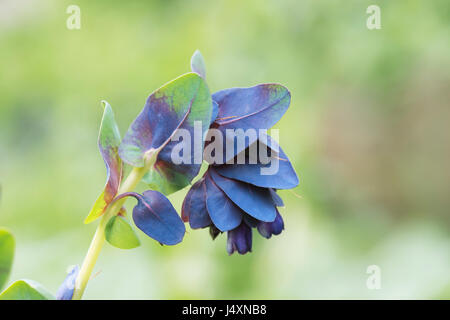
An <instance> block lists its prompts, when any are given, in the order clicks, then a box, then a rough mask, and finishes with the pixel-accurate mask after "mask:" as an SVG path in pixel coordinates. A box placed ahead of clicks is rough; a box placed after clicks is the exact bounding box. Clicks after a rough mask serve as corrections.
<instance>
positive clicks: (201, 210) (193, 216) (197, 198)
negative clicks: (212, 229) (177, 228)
mask: <svg viewBox="0 0 450 320" xmlns="http://www.w3.org/2000/svg"><path fill="white" fill-rule="evenodd" d="M181 217H182V218H183V221H185V222H187V221H189V225H190V226H191V228H192V229H199V228H204V227H207V226H209V225H210V224H211V223H212V222H211V219H210V217H209V214H208V210H207V209H206V185H205V178H202V179H200V180H199V181H197V182H196V183H195V184H194V185H193V186H192V187H191V189H190V190H189V192H188V194H187V195H186V197H185V198H184V201H183V206H182V209H181Z"/></svg>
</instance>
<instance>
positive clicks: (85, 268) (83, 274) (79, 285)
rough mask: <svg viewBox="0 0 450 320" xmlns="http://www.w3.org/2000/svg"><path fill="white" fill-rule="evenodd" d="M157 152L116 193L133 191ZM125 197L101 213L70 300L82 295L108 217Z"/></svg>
mask: <svg viewBox="0 0 450 320" xmlns="http://www.w3.org/2000/svg"><path fill="white" fill-rule="evenodd" d="M156 156H157V153H156V152H155V153H153V154H152V156H151V157H149V158H148V160H147V161H146V164H145V166H144V167H141V168H137V167H134V168H133V169H132V170H131V172H130V174H129V175H128V177H127V178H126V179H125V181H124V182H123V183H122V185H121V186H120V188H119V191H118V193H117V194H118V195H119V194H122V193H125V192H131V191H133V190H134V189H135V188H136V186H137V185H138V183H139V181H141V179H142V178H143V177H144V175H145V174H146V173H147V172H148V169H149V168H150V167H151V166H152V165H153V164H154V163H155V161H156ZM125 201H126V198H121V199H118V200H117V201H115V202H113V203H112V204H111V206H110V207H109V208H108V209H107V210H106V212H105V213H104V214H103V216H102V218H101V220H100V223H99V225H98V227H97V230H96V231H95V234H94V238H92V241H91V245H90V246H89V249H88V252H87V254H86V257H85V258H84V261H83V264H82V266H81V269H80V272H79V274H78V277H77V279H76V281H75V289H74V292H73V297H72V300H80V299H81V298H82V296H83V293H84V290H85V289H86V285H87V283H88V281H89V279H90V277H91V274H92V270H93V269H94V266H95V263H96V262H97V259H98V256H99V255H100V251H101V250H102V247H103V244H104V243H105V227H106V224H107V223H108V221H109V219H111V218H112V217H114V216H115V215H117V214H118V213H119V211H120V209H121V208H122V206H123V204H124V203H125Z"/></svg>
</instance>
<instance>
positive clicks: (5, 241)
mask: <svg viewBox="0 0 450 320" xmlns="http://www.w3.org/2000/svg"><path fill="white" fill-rule="evenodd" d="M14 247H15V242H14V237H13V235H12V234H11V233H10V232H9V231H8V230H6V229H3V228H0V289H1V288H3V286H4V285H5V283H6V281H7V280H8V276H9V273H10V272H11V267H12V263H13V259H14Z"/></svg>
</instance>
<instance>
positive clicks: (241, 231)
mask: <svg viewBox="0 0 450 320" xmlns="http://www.w3.org/2000/svg"><path fill="white" fill-rule="evenodd" d="M227 251H228V254H233V252H234V251H237V252H239V254H246V253H247V252H251V251H252V229H251V228H250V227H249V226H248V225H247V224H246V223H245V222H242V223H241V224H240V225H239V227H237V228H235V229H233V230H230V231H228V239H227Z"/></svg>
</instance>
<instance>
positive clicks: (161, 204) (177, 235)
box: [116, 190, 186, 245]
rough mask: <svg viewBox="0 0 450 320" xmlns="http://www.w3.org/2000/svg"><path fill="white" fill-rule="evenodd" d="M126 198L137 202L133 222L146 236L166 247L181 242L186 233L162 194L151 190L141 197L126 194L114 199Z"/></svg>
mask: <svg viewBox="0 0 450 320" xmlns="http://www.w3.org/2000/svg"><path fill="white" fill-rule="evenodd" d="M127 196H131V197H134V198H136V200H137V201H138V204H137V205H136V206H135V207H134V208H133V220H134V223H135V225H136V226H137V227H138V228H139V229H140V230H142V231H143V232H144V233H145V234H146V235H148V236H149V237H151V238H153V239H155V240H156V241H158V242H160V243H161V244H166V245H175V244H177V243H179V242H181V240H183V237H184V233H185V231H186V229H185V227H184V223H183V221H181V219H180V217H179V216H178V214H177V212H176V210H175V208H174V207H173V206H172V204H171V203H170V201H169V199H167V198H166V197H165V196H164V195H163V194H162V193H160V192H158V191H153V190H148V191H144V193H143V194H142V195H140V194H138V193H135V192H127V193H123V194H121V195H119V196H117V197H116V199H117V200H118V199H120V198H123V197H127Z"/></svg>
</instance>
